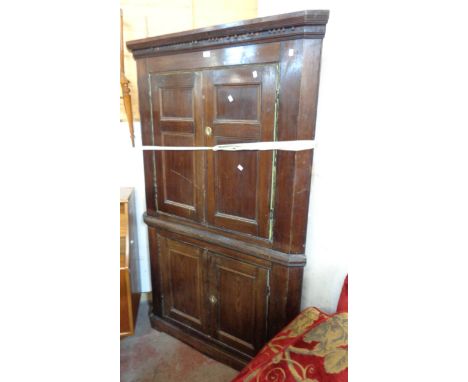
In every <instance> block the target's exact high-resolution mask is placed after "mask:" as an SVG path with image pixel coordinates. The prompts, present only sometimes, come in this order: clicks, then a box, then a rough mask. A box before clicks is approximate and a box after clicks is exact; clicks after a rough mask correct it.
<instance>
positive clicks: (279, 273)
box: [267, 264, 303, 340]
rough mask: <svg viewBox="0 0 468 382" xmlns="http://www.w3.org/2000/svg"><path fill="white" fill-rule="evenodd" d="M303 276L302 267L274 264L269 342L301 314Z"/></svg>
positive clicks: (269, 306) (270, 301)
mask: <svg viewBox="0 0 468 382" xmlns="http://www.w3.org/2000/svg"><path fill="white" fill-rule="evenodd" d="M302 274H303V268H302V267H285V266H283V265H280V264H273V266H272V268H271V273H270V299H269V305H268V336H267V338H268V340H269V339H271V338H272V337H274V336H275V334H277V333H278V332H279V331H280V330H281V329H282V328H283V327H284V326H285V325H286V324H288V323H289V322H290V321H292V320H293V318H294V317H296V316H297V315H298V314H299V311H300V305H301V289H302Z"/></svg>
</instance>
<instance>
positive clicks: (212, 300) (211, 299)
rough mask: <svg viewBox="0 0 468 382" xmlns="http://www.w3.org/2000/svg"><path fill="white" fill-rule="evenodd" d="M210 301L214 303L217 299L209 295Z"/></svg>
mask: <svg viewBox="0 0 468 382" xmlns="http://www.w3.org/2000/svg"><path fill="white" fill-rule="evenodd" d="M210 302H211V303H212V304H216V303H217V302H218V299H217V298H216V297H215V296H213V295H211V296H210Z"/></svg>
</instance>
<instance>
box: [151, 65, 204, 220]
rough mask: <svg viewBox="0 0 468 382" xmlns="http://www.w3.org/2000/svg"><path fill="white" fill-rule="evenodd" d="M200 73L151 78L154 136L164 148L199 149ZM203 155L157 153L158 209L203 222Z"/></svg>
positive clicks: (171, 152)
mask: <svg viewBox="0 0 468 382" xmlns="http://www.w3.org/2000/svg"><path fill="white" fill-rule="evenodd" d="M196 77H197V75H196V73H194V72H191V73H172V74H161V75H152V76H151V105H152V121H153V128H154V132H153V136H154V142H155V144H156V145H160V146H195V145H196V140H197V130H196V128H195V115H196V113H198V114H199V113H200V111H199V110H196V106H197V105H199V103H197V102H195V99H196V98H197V97H196V94H199V93H200V92H201V89H200V88H198V86H199V85H200V81H196ZM202 155H203V154H202V153H197V152H194V151H158V152H156V153H155V156H156V157H155V159H156V177H157V183H156V184H157V190H156V194H157V200H158V209H159V210H161V211H164V212H168V213H171V214H174V215H178V216H183V217H186V218H189V219H194V220H201V216H202V213H201V210H202V198H203V186H202V184H201V179H202V178H200V175H199V174H200V171H199V170H198V169H199V168H200V167H201V166H202V162H201V161H202Z"/></svg>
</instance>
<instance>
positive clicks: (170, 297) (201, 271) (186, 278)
mask: <svg viewBox="0 0 468 382" xmlns="http://www.w3.org/2000/svg"><path fill="white" fill-rule="evenodd" d="M159 238H160V260H161V279H162V295H163V316H165V317H170V318H172V319H174V320H176V321H179V322H181V323H183V324H185V325H188V326H190V327H192V328H194V329H197V330H199V331H201V332H205V331H206V322H207V319H206V315H207V309H206V304H207V299H206V292H205V280H206V267H207V261H206V254H204V253H203V251H202V249H200V248H198V247H195V246H192V245H190V244H186V243H182V242H178V241H174V240H171V239H168V238H165V237H162V236H160V237H159Z"/></svg>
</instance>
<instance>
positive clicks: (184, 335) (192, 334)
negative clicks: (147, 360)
mask: <svg viewBox="0 0 468 382" xmlns="http://www.w3.org/2000/svg"><path fill="white" fill-rule="evenodd" d="M149 319H150V322H151V327H152V328H153V329H156V330H159V331H161V332H164V333H167V334H169V335H170V336H172V337H174V338H177V339H178V340H180V341H182V342H184V343H186V344H187V345H189V346H191V347H193V348H194V349H196V350H198V351H199V352H201V353H203V354H205V355H207V356H208V357H210V358H213V359H215V360H216V361H219V362H221V363H224V364H225V365H228V366H230V367H232V368H233V369H236V370H241V369H242V368H243V367H244V366H245V365H246V364H247V363H248V362H249V361H250V360H251V359H252V357H249V356H247V355H245V356H243V355H241V354H238V353H237V352H235V351H232V352H230V351H228V350H226V349H223V348H221V347H220V346H217V345H216V344H215V343H211V342H210V340H209V339H206V338H203V336H201V335H200V334H199V333H197V332H196V331H194V330H192V329H190V328H188V327H187V328H186V327H181V326H179V325H177V324H176V323H175V324H174V323H173V322H170V321H169V320H167V319H165V318H164V317H159V316H156V315H155V314H153V313H152V312H150V314H149Z"/></svg>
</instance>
